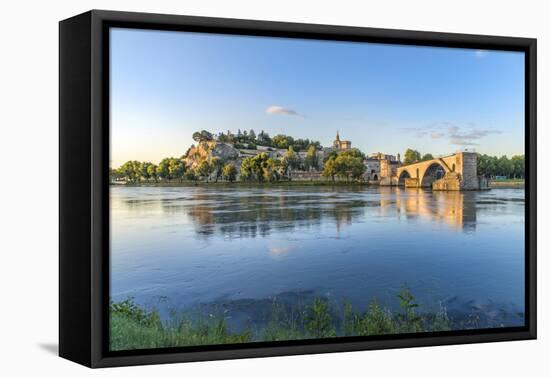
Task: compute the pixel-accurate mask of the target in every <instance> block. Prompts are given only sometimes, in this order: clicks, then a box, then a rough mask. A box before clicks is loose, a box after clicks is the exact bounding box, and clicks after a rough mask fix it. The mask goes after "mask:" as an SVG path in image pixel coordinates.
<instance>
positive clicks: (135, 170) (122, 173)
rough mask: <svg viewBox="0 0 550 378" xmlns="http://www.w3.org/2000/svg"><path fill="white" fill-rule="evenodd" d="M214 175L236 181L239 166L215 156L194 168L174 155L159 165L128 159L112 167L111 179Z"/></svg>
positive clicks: (189, 178) (205, 176)
mask: <svg viewBox="0 0 550 378" xmlns="http://www.w3.org/2000/svg"><path fill="white" fill-rule="evenodd" d="M213 174H214V175H213ZM212 175H213V176H214V179H215V181H218V180H219V179H220V178H223V179H225V180H227V181H235V180H236V179H237V168H236V167H235V164H233V163H225V162H224V161H223V160H222V159H220V158H218V157H214V158H212V159H211V160H203V161H201V162H200V163H199V164H198V165H197V166H196V167H195V168H194V169H193V168H190V167H188V166H187V165H186V164H185V161H183V159H181V158H173V157H172V158H165V159H162V161H161V162H160V163H159V164H158V165H156V164H153V163H151V162H140V161H136V160H132V161H127V162H126V163H124V164H122V165H121V166H120V167H119V168H118V169H111V171H110V176H111V179H114V180H116V179H125V180H127V181H128V182H131V183H138V182H142V181H147V182H159V181H164V180H180V181H184V180H187V181H197V180H200V179H204V180H209V179H210V177H211V176H212Z"/></svg>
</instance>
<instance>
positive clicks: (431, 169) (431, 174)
mask: <svg viewBox="0 0 550 378" xmlns="http://www.w3.org/2000/svg"><path fill="white" fill-rule="evenodd" d="M446 171H447V169H446V167H445V166H444V165H443V164H441V163H440V162H438V161H436V160H435V161H433V162H431V164H430V165H428V166H427V167H426V168H425V170H424V173H423V174H422V176H421V177H420V180H419V182H420V186H421V187H423V188H431V186H432V183H433V182H434V181H435V180H439V179H440V178H443V176H445V172H446Z"/></svg>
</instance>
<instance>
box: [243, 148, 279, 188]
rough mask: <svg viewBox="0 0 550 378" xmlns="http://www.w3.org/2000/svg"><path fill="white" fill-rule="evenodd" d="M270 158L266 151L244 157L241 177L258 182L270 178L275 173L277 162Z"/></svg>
mask: <svg viewBox="0 0 550 378" xmlns="http://www.w3.org/2000/svg"><path fill="white" fill-rule="evenodd" d="M270 159H271V158H270V157H269V155H268V154H266V153H265V152H262V153H259V154H258V155H256V156H254V157H247V158H244V159H243V161H242V163H241V178H242V179H243V180H245V181H251V180H257V181H258V182H264V181H265V180H266V179H270V178H271V177H272V174H274V173H275V171H274V169H275V162H274V161H272V160H273V159H271V161H270Z"/></svg>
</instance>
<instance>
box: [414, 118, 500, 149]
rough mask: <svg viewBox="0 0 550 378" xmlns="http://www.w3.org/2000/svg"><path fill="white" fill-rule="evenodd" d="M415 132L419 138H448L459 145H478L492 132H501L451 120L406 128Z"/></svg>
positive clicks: (450, 141)
mask: <svg viewBox="0 0 550 378" xmlns="http://www.w3.org/2000/svg"><path fill="white" fill-rule="evenodd" d="M404 130H406V131H409V132H414V133H415V135H416V137H417V138H427V137H429V138H431V139H447V140H448V141H449V143H451V144H455V145H457V146H477V145H479V143H478V141H479V140H480V139H482V138H484V137H486V136H488V135H490V134H501V133H502V131H500V130H496V129H482V128H478V127H475V125H474V124H469V126H468V127H464V126H457V125H455V124H453V123H451V122H440V123H435V124H432V125H428V126H424V127H414V128H408V129H404Z"/></svg>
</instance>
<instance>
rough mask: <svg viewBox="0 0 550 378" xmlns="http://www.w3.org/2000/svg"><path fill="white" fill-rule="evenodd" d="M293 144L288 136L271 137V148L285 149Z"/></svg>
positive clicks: (292, 139) (292, 140)
mask: <svg viewBox="0 0 550 378" xmlns="http://www.w3.org/2000/svg"><path fill="white" fill-rule="evenodd" d="M293 144H294V138H292V137H291V136H288V135H282V134H279V135H275V136H274V137H273V146H274V147H277V148H284V149H287V148H289V147H290V146H292V145H293Z"/></svg>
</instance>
